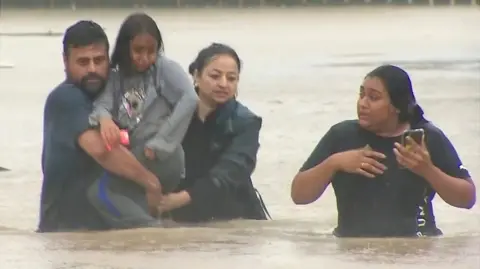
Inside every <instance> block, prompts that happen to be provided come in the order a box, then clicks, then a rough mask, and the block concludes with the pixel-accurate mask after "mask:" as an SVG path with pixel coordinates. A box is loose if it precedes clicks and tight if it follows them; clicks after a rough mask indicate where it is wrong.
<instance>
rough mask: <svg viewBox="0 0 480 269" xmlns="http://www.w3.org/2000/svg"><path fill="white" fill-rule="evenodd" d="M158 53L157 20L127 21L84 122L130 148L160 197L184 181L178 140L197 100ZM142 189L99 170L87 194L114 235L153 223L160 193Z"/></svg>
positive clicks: (113, 142) (145, 17)
mask: <svg viewBox="0 0 480 269" xmlns="http://www.w3.org/2000/svg"><path fill="white" fill-rule="evenodd" d="M162 52H163V41H162V36H161V34H160V31H159V29H158V27H157V25H156V23H155V21H154V20H153V19H152V18H151V17H149V16H148V15H146V14H143V13H137V14H133V15H130V16H129V17H128V18H127V19H126V20H125V21H124V23H123V24H122V26H121V28H120V31H119V33H118V37H117V41H116V44H115V49H114V52H113V55H112V59H111V67H112V71H111V74H110V77H109V81H108V83H107V86H106V89H105V91H104V93H103V94H102V95H101V96H100V97H99V98H98V99H97V100H96V101H95V104H94V111H93V112H92V114H91V118H90V119H91V123H92V125H95V126H99V128H100V132H101V134H102V136H103V138H104V140H105V142H106V144H107V145H108V147H115V146H118V145H119V143H121V144H123V145H124V146H128V147H130V149H131V151H132V153H133V154H134V155H135V156H136V157H137V159H138V160H139V161H140V162H141V163H142V164H143V165H145V166H146V167H147V168H148V169H150V170H151V171H152V172H153V173H154V174H155V175H156V176H157V178H158V179H159V181H160V185H161V189H162V192H163V193H168V192H171V191H172V190H174V189H175V188H176V187H177V186H178V185H179V183H180V181H181V180H182V178H183V177H184V169H185V161H184V153H183V149H182V145H181V142H182V139H183V137H184V135H185V132H186V131H187V128H188V125H189V123H190V119H191V117H192V115H193V112H194V111H195V108H196V106H197V100H198V97H197V95H196V93H195V90H194V88H193V86H192V83H191V80H190V78H189V77H188V75H187V73H186V72H185V71H184V70H183V69H182V67H181V66H180V65H179V64H178V63H176V62H174V61H173V60H171V59H169V58H167V57H165V56H164V55H163V53H162ZM122 134H123V135H125V136H124V137H123V139H121V138H122V137H121V136H122ZM127 137H129V139H125V138H127ZM122 140H123V141H122ZM125 140H129V141H125ZM145 189H146V188H145V186H140V185H138V184H137V183H135V182H133V181H130V180H128V179H125V178H122V177H119V176H117V175H113V174H110V173H108V172H105V173H104V175H103V176H102V177H101V178H99V179H98V180H97V181H96V182H95V183H94V184H93V185H92V187H91V188H90V189H89V193H88V196H89V199H90V201H91V203H92V204H93V205H94V206H95V207H96V208H97V209H98V210H99V211H100V213H101V215H102V216H103V217H104V219H105V221H106V222H107V223H108V224H109V225H110V226H111V227H112V228H114V229H119V228H135V227H145V226H154V225H159V224H160V221H158V220H157V219H156V218H155V217H154V215H155V214H154V213H152V211H151V210H150V209H151V208H155V207H156V203H157V202H159V199H160V197H161V195H162V194H161V193H149V192H146V191H145Z"/></svg>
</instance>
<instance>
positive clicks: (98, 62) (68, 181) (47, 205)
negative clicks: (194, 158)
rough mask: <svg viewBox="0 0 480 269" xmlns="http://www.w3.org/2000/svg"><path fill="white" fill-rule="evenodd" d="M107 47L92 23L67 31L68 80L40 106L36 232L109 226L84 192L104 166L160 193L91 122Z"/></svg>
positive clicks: (127, 155)
mask: <svg viewBox="0 0 480 269" xmlns="http://www.w3.org/2000/svg"><path fill="white" fill-rule="evenodd" d="M108 49H109V43H108V39H107V36H106V34H105V32H104V31H103V29H102V27H100V25H98V24H97V23H95V22H92V21H79V22H77V23H75V24H74V25H72V26H70V27H69V28H68V29H67V30H66V32H65V35H64V39H63V58H64V65H65V72H66V79H65V81H64V82H62V83H61V84H60V85H58V86H57V87H56V88H55V89H54V90H53V91H52V92H51V93H50V94H49V95H48V97H47V101H46V104H45V109H44V126H43V128H44V131H43V150H42V171H43V184H42V193H41V202H40V203H41V205H40V223H39V227H38V231H39V232H54V231H72V230H103V229H108V228H110V227H108V226H107V225H106V224H105V223H104V222H103V221H102V220H101V218H100V216H99V215H98V213H97V211H96V210H95V209H94V208H93V207H92V205H90V203H89V202H88V201H87V194H86V190H87V188H88V187H89V186H90V185H91V184H92V182H93V180H95V179H96V178H98V177H99V175H100V174H101V173H102V172H103V169H102V167H103V168H104V169H107V170H109V171H110V172H112V173H115V174H118V175H120V176H122V177H124V178H127V179H131V180H132V181H135V182H136V183H138V184H140V185H141V186H143V187H144V188H145V189H146V192H147V193H149V194H153V195H156V194H157V193H160V185H159V182H158V179H157V178H156V177H155V176H154V175H153V174H152V173H151V172H149V171H148V170H147V169H145V168H144V167H143V166H142V165H141V164H140V163H139V162H138V161H137V160H136V158H135V157H134V156H133V155H132V154H131V153H130V152H129V151H128V150H127V149H125V148H123V147H121V146H119V147H115V148H113V149H110V150H107V149H106V146H105V144H104V143H103V140H102V138H101V135H100V133H99V132H98V131H97V130H93V129H91V127H90V124H89V115H90V113H91V111H92V105H93V100H94V99H95V98H96V97H97V96H98V95H99V93H101V92H102V90H103V88H104V86H105V83H106V80H107V77H108V72H109V57H108Z"/></svg>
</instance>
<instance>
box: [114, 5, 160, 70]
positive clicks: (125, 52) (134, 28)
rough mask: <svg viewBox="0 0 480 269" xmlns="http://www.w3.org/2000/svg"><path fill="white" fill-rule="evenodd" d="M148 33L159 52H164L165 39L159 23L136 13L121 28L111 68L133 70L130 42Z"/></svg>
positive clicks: (145, 15) (143, 14)
mask: <svg viewBox="0 0 480 269" xmlns="http://www.w3.org/2000/svg"><path fill="white" fill-rule="evenodd" d="M144 33H147V34H149V35H151V36H152V37H153V38H154V39H155V40H156V41H157V44H158V52H159V53H160V52H163V50H164V47H163V39H162V34H161V33H160V30H159V29H158V26H157V23H156V22H155V21H154V20H153V19H152V17H150V16H148V15H147V14H145V13H134V14H132V15H130V16H128V17H127V18H126V19H125V21H124V22H123V23H122V26H120V30H119V31H118V35H117V40H116V42H115V48H114V50H113V53H112V60H111V62H110V67H112V68H119V69H122V70H130V69H131V68H132V59H131V56H130V42H131V41H132V40H133V39H134V38H135V37H136V36H138V35H140V34H144Z"/></svg>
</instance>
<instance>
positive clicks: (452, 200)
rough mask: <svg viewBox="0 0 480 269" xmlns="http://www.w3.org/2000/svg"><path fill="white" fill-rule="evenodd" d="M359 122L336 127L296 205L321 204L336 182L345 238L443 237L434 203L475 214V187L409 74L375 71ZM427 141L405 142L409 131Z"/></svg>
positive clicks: (296, 187)
mask: <svg viewBox="0 0 480 269" xmlns="http://www.w3.org/2000/svg"><path fill="white" fill-rule="evenodd" d="M357 109H358V119H357V120H348V121H343V122H340V123H338V124H336V125H334V126H332V127H331V128H330V130H329V131H328V132H327V133H326V134H325V135H324V137H323V138H322V139H321V140H320V142H319V143H318V144H317V146H316V148H315V149H314V150H313V152H312V153H311V155H310V157H309V158H308V159H307V161H306V162H305V164H304V165H303V167H302V168H301V169H300V172H299V173H298V174H297V175H296V176H295V178H294V179H293V182H292V187H291V196H292V199H293V201H294V202H295V203H296V204H309V203H312V202H314V201H315V200H317V199H318V198H319V197H320V196H321V195H322V194H323V192H324V191H325V189H326V188H327V186H328V185H329V184H330V182H331V183H332V186H333V188H334V191H335V196H336V199H337V210H338V226H337V228H336V229H335V231H334V234H335V235H337V236H344V237H367V236H368V237H391V236H422V235H440V234H441V231H440V230H439V229H438V228H437V227H436V225H435V217H434V214H433V209H432V199H433V197H434V195H435V193H438V194H439V195H440V197H442V198H443V200H444V201H445V202H447V203H448V204H450V205H452V206H455V207H460V208H471V207H472V206H473V205H474V204H475V186H474V184H473V181H472V179H471V178H470V175H469V173H468V171H467V169H466V168H465V167H464V166H463V165H462V162H461V161H460V159H459V157H458V155H457V152H456V150H455V148H454V147H453V145H452V144H451V143H450V141H449V139H448V138H447V137H446V136H445V135H444V133H443V132H442V131H441V130H440V129H439V128H438V127H436V126H434V125H433V124H432V123H431V122H429V121H427V120H426V119H425V118H424V117H423V111H422V109H421V108H420V106H419V105H418V104H417V103H416V100H415V96H414V94H413V90H412V84H411V81H410V78H409V76H408V74H407V73H406V72H405V71H404V70H402V69H400V68H398V67H396V66H392V65H385V66H380V67H378V68H376V69H375V70H373V71H372V72H370V73H369V74H368V75H367V76H366V77H365V79H364V81H363V84H362V86H360V92H359V98H358V102H357ZM418 128H422V129H423V130H424V133H425V136H424V139H423V142H422V143H420V144H417V143H415V141H413V140H412V139H409V140H407V142H408V144H409V145H410V146H411V147H410V148H409V149H408V150H407V149H406V148H405V147H403V146H402V145H400V144H399V141H400V137H401V136H402V134H403V132H404V131H406V130H408V129H418Z"/></svg>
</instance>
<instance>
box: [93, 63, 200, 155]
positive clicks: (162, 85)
mask: <svg viewBox="0 0 480 269" xmlns="http://www.w3.org/2000/svg"><path fill="white" fill-rule="evenodd" d="M197 102H198V96H197V93H196V92H195V90H194V87H193V83H192V81H191V79H190V77H189V76H188V74H187V73H186V72H185V71H184V70H183V68H182V67H181V66H180V65H179V64H178V63H177V62H175V61H173V60H171V59H169V58H167V57H165V56H163V55H162V56H159V57H158V59H157V62H156V64H155V65H153V66H152V67H151V68H150V69H149V70H148V71H147V72H144V73H143V74H139V75H135V76H133V77H128V78H122V77H121V76H120V73H119V71H117V70H112V72H111V73H110V77H109V80H108V83H107V85H106V88H105V91H104V92H103V93H102V94H101V95H100V96H99V97H98V98H97V100H95V102H94V110H93V112H92V114H91V115H90V121H91V123H92V125H98V123H99V120H100V119H101V118H104V117H109V118H112V119H113V120H115V121H116V122H117V124H119V125H120V127H123V128H126V129H128V130H129V131H130V145H131V147H132V148H135V147H138V146H142V147H148V148H150V149H152V150H154V151H155V153H156V158H157V159H158V160H163V159H165V158H167V157H168V156H170V155H171V154H172V153H173V152H174V151H175V150H176V149H177V148H178V147H179V146H181V143H182V140H183V137H184V135H185V133H186V131H187V129H188V126H189V124H190V120H191V117H192V115H193V113H194V111H195V109H196V107H197Z"/></svg>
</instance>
